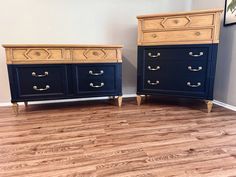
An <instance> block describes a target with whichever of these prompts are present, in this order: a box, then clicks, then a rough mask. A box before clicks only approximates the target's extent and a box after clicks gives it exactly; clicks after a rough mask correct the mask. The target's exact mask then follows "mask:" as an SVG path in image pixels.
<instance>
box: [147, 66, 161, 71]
mask: <svg viewBox="0 0 236 177" xmlns="http://www.w3.org/2000/svg"><path fill="white" fill-rule="evenodd" d="M148 69H149V70H150V71H157V70H159V69H161V67H160V66H157V67H156V68H152V67H151V66H148Z"/></svg>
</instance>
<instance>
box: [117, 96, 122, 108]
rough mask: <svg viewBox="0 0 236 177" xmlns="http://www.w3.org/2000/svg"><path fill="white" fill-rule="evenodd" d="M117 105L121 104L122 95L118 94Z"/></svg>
mask: <svg viewBox="0 0 236 177" xmlns="http://www.w3.org/2000/svg"><path fill="white" fill-rule="evenodd" d="M117 100H118V106H119V107H121V106H122V96H118V99H117Z"/></svg>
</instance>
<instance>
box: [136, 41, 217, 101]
mask: <svg viewBox="0 0 236 177" xmlns="http://www.w3.org/2000/svg"><path fill="white" fill-rule="evenodd" d="M217 46H218V45H217V44H210V45H208V44H206V45H205V44H204V45H176V46H139V47H138V78H137V79H138V83H137V94H139V95H168V96H178V97H189V98H196V99H207V100H212V99H213V87H214V78H215V67H216V58H217ZM190 52H192V55H198V57H194V56H192V55H190V54H189V53H190ZM201 52H203V55H200V54H201ZM150 53H151V55H152V56H157V55H158V53H159V55H160V56H158V57H154V58H153V57H150ZM199 55H200V56H199ZM189 67H191V69H193V70H196V69H197V70H198V69H199V68H201V69H200V70H199V71H197V72H194V71H191V70H190V69H189ZM157 68H159V69H157ZM153 69H154V70H153ZM148 82H149V83H148ZM150 82H151V84H150ZM157 82H159V84H155V83H157ZM188 83H190V85H191V86H197V87H190V86H189V85H188ZM199 83H200V86H198V84H199Z"/></svg>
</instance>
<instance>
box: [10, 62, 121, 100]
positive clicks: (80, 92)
mask: <svg viewBox="0 0 236 177" xmlns="http://www.w3.org/2000/svg"><path fill="white" fill-rule="evenodd" d="M101 70H103V72H104V73H103V74H102V75H91V74H89V71H93V74H96V73H98V72H99V71H101ZM33 72H34V73H36V75H37V76H41V77H35V76H33V75H32V73H33ZM45 72H47V73H48V74H47V75H45ZM8 73H9V81H10V88H11V96H12V102H21V101H22V102H23V101H40V100H53V99H72V98H83V97H96V96H97V97H99V96H121V95H122V89H121V85H122V65H121V64H117V63H115V64H113V63H112V64H45V65H44V64H33V65H8ZM44 75H45V76H44ZM91 83H93V86H95V87H91V85H90V84H91ZM101 83H104V86H103V87H101V88H100V87H99V88H97V87H96V86H99V84H101ZM35 86H36V87H37V89H38V90H35V89H34V87H35ZM47 86H49V87H50V88H48V89H47ZM40 89H44V90H40Z"/></svg>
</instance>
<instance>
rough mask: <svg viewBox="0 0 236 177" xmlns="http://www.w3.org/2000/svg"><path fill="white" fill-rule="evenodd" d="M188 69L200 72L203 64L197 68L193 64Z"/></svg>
mask: <svg viewBox="0 0 236 177" xmlns="http://www.w3.org/2000/svg"><path fill="white" fill-rule="evenodd" d="M188 70H190V71H193V72H198V71H201V70H202V66H199V67H198V68H197V69H196V68H192V66H188Z"/></svg>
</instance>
